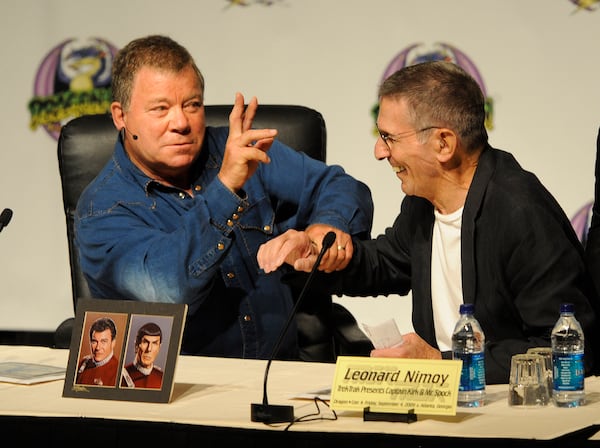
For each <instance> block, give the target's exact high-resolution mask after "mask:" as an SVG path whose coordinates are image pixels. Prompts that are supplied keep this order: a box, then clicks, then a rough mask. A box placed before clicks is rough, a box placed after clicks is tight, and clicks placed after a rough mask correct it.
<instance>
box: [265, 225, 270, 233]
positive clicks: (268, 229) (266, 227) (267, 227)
mask: <svg viewBox="0 0 600 448" xmlns="http://www.w3.org/2000/svg"><path fill="white" fill-rule="evenodd" d="M263 230H264V231H265V232H269V231H270V230H271V226H268V225H267V226H264V227H263Z"/></svg>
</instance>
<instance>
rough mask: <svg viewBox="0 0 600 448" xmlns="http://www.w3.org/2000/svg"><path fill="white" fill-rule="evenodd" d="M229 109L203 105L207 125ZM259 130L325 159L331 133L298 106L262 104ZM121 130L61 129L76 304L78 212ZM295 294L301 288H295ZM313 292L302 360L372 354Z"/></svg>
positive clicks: (62, 343)
mask: <svg viewBox="0 0 600 448" xmlns="http://www.w3.org/2000/svg"><path fill="white" fill-rule="evenodd" d="M230 112H231V106H226V105H213V106H205V113H206V124H207V126H228V125H229V113H230ZM254 126H255V127H256V128H276V129H277V130H278V137H277V138H278V139H280V140H281V141H282V142H284V143H286V144H287V145H288V146H290V147H292V148H294V149H296V150H298V151H303V152H305V153H306V154H307V155H309V156H311V157H313V158H315V159H318V160H322V161H325V157H326V140H327V132H326V127H325V121H324V120H323V117H322V115H321V114H320V113H319V112H317V111H315V110H313V109H310V108H307V107H303V106H294V105H261V106H259V108H258V112H257V114H256V117H255V119H254ZM116 138H117V130H116V128H115V127H114V124H113V122H112V118H111V117H110V115H108V114H101V115H87V116H81V117H78V118H75V119H73V120H71V121H69V122H68V123H67V124H66V125H65V126H63V128H62V130H61V134H60V138H59V141H58V162H59V171H60V176H61V182H62V191H63V204H64V209H65V215H66V220H67V237H68V245H69V261H70V265H71V286H72V291H73V306H74V307H76V304H77V300H78V299H79V298H91V297H92V295H91V293H90V290H89V289H88V285H87V281H86V280H85V277H84V276H83V273H82V272H81V268H80V264H79V255H78V252H77V248H76V247H75V243H74V213H75V208H76V206H77V201H78V199H79V196H80V194H81V193H82V191H83V190H84V188H85V187H86V186H87V185H88V184H89V183H90V182H91V181H92V180H93V179H94V177H95V176H96V175H97V174H98V172H99V171H100V170H101V168H102V167H103V166H104V165H105V164H106V162H107V161H108V159H109V158H110V156H111V155H112V152H113V149H114V145H115V141H116ZM292 287H293V289H294V293H295V296H296V297H297V295H298V294H299V287H298V285H292ZM315 289H316V288H313V289H312V290H309V291H307V294H306V296H305V299H304V300H303V303H302V304H300V307H299V312H298V315H297V322H298V328H299V334H298V339H299V344H300V357H301V359H303V360H306V361H320V362H334V361H335V358H336V356H337V355H338V354H344V355H357V356H359V355H368V354H369V352H370V350H371V349H372V348H373V346H372V344H371V342H370V340H369V339H368V338H367V337H366V336H365V335H364V333H362V331H361V330H360V329H359V328H358V325H357V323H356V321H355V320H354V317H353V316H352V315H351V314H350V313H349V312H348V310H346V309H345V308H344V307H342V306H341V305H339V304H337V303H334V302H332V300H331V297H330V296H328V295H324V294H322V293H319V292H318V291H316V290H315ZM72 325H73V321H72V318H71V319H67V320H66V321H65V322H63V323H62V324H61V325H60V326H59V327H58V328H57V330H56V332H55V341H54V344H55V346H56V347H64V348H68V347H69V342H70V336H71V331H72Z"/></svg>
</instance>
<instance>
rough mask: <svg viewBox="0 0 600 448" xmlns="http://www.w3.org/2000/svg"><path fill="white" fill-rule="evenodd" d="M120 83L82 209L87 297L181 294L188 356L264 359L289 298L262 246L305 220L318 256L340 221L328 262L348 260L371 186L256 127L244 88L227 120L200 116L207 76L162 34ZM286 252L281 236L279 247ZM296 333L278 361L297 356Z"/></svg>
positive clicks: (121, 67) (138, 47)
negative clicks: (109, 149) (103, 153)
mask: <svg viewBox="0 0 600 448" xmlns="http://www.w3.org/2000/svg"><path fill="white" fill-rule="evenodd" d="M112 82H113V86H112V87H113V97H114V102H113V103H112V105H111V112H112V117H113V121H114V124H115V126H116V127H117V129H119V130H120V134H119V138H118V141H117V142H116V145H115V151H114V154H113V157H112V158H111V160H110V161H109V162H108V163H107V165H106V166H105V167H104V169H103V170H102V171H101V172H100V174H99V175H98V177H97V178H96V179H95V180H94V181H93V182H92V183H91V184H90V185H89V186H88V187H87V189H86V190H85V191H84V193H83V194H82V196H81V198H80V200H79V203H78V207H77V213H76V218H75V226H76V242H77V245H78V248H79V253H80V258H81V267H82V270H83V272H84V273H85V276H86V279H87V281H88V284H89V287H90V290H91V292H92V294H93V296H94V297H97V298H112V299H129V300H142V301H148V302H168V303H186V304H187V305H188V317H187V321H186V328H185V332H184V341H183V347H182V353H186V354H198V355H215V356H229V357H245V358H267V357H269V355H270V354H271V351H272V349H273V346H274V342H275V340H276V339H277V337H278V335H279V333H280V331H281V329H282V327H283V325H284V323H285V321H286V320H287V317H288V315H289V313H290V310H291V308H292V306H293V299H292V294H291V291H290V287H289V286H288V285H287V284H286V283H284V282H282V273H280V272H277V273H273V274H269V275H266V274H265V273H264V272H263V271H262V270H261V269H260V268H259V266H258V263H257V260H256V254H257V250H258V248H259V246H260V245H261V244H263V243H265V242H266V241H268V240H269V239H271V238H273V237H275V236H277V235H280V234H282V233H284V232H286V231H287V230H290V229H296V228H297V229H300V230H306V232H307V233H308V234H309V235H310V238H311V241H312V243H313V244H311V247H310V248H307V249H306V250H307V252H310V253H311V254H312V256H316V254H317V253H318V251H319V250H320V249H321V243H322V240H323V236H324V235H325V234H326V233H327V232H329V231H330V230H333V231H334V232H335V234H336V242H335V243H334V245H333V246H332V248H330V249H329V250H328V251H327V252H326V254H325V256H324V257H323V261H322V263H321V267H320V269H321V270H323V271H328V272H331V271H336V270H340V269H343V268H344V267H345V266H346V265H347V263H348V261H349V260H350V258H351V256H352V250H353V247H352V239H351V238H352V236H362V237H366V236H368V235H369V233H370V229H371V223H372V212H373V204H372V200H371V195H370V192H369V190H368V188H367V187H366V186H365V185H364V184H362V183H361V182H358V181H357V180H355V179H353V178H352V177H350V176H349V175H347V174H346V173H345V172H344V171H343V169H342V168H340V167H338V166H327V165H325V164H324V163H322V162H319V161H316V160H313V159H311V158H309V157H308V156H306V155H304V154H302V153H299V152H297V151H295V150H293V149H291V148H288V147H286V146H285V145H283V144H282V143H280V142H279V141H276V140H275V136H276V134H277V131H276V130H274V129H251V126H252V121H253V118H254V115H255V113H256V109H257V101H256V98H253V99H252V100H251V101H250V103H249V105H248V107H247V109H246V110H244V97H243V96H242V95H241V94H239V93H238V94H237V95H236V98H235V104H234V106H233V109H232V112H231V115H230V126H229V128H211V127H206V126H205V119H204V118H205V117H204V106H203V99H204V79H203V77H202V74H201V73H200V71H199V69H198V68H197V66H196V64H195V62H194V60H193V58H192V57H191V56H190V54H189V53H188V51H187V50H186V49H185V48H183V47H182V46H180V45H179V44H178V43H176V42H174V41H173V40H171V39H170V38H168V37H164V36H148V37H145V38H141V39H136V40H134V41H132V42H130V43H129V44H128V45H127V46H126V47H124V48H123V49H122V50H121V51H120V52H119V54H118V55H117V57H116V58H115V61H114V66H113V78H112ZM290 250H291V246H290V247H288V245H286V244H285V239H284V240H282V244H281V246H280V251H281V254H282V256H284V257H286V256H288V255H290V254H289V252H290ZM303 255H307V254H303ZM288 334H289V337H287V339H286V340H285V341H284V342H283V343H282V345H281V348H280V350H279V357H281V358H290V357H295V356H297V352H298V347H297V341H296V332H295V331H290V332H289V333H288Z"/></svg>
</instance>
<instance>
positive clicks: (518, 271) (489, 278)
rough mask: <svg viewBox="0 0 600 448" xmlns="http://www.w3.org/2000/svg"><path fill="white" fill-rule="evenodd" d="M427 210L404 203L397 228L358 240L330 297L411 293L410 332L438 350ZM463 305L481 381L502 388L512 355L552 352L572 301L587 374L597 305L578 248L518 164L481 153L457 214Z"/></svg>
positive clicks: (560, 214) (417, 202)
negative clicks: (473, 324) (476, 343)
mask: <svg viewBox="0 0 600 448" xmlns="http://www.w3.org/2000/svg"><path fill="white" fill-rule="evenodd" d="M433 223H434V214H433V206H432V205H431V203H430V202H428V201H426V200H424V199H422V198H418V197H414V196H407V197H405V198H404V200H403V201H402V207H401V213H400V215H398V217H397V218H396V220H395V222H394V224H393V227H391V228H388V229H387V230H386V231H385V234H383V235H380V236H379V237H378V238H377V239H375V240H371V241H367V242H364V241H355V245H356V250H355V255H354V257H353V259H352V261H351V263H350V265H349V267H348V268H347V269H346V270H345V271H344V272H343V273H342V274H341V275H339V277H340V278H339V279H338V281H337V282H336V284H335V288H336V289H337V290H336V291H335V292H337V293H344V294H346V295H360V296H365V295H382V294H383V295H385V294H401V295H405V294H407V293H408V292H409V291H412V303H413V315H412V321H413V326H414V329H415V331H416V332H417V334H419V335H420V336H421V337H422V338H423V339H425V340H426V341H427V342H428V343H429V344H430V345H432V346H433V347H436V348H437V343H436V339H435V329H434V323H433V312H432V304H431V248H432V230H433ZM461 245H462V249H461V251H462V287H463V300H464V302H466V303H474V304H475V317H476V318H477V319H478V320H479V322H480V324H481V326H482V328H483V331H484V333H485V336H486V353H485V355H486V381H487V382H488V384H493V383H507V382H508V378H509V373H510V360H511V356H512V355H513V354H516V353H524V352H526V351H527V349H528V348H529V347H537V346H549V345H550V333H551V330H552V327H553V326H554V324H555V322H556V320H557V319H558V316H559V309H560V304H561V303H563V302H572V303H574V305H575V315H576V317H577V318H578V320H579V321H580V322H581V324H582V326H583V328H584V333H585V335H586V353H585V362H586V369H587V371H588V373H589V372H591V367H592V362H593V360H594V348H595V346H596V343H595V340H596V339H597V334H596V333H597V330H596V329H595V328H594V327H595V325H596V319H597V318H596V316H597V313H596V311H595V307H596V303H597V300H596V298H595V296H594V295H593V293H592V287H591V279H590V278H589V276H588V274H587V271H586V269H585V265H584V254H583V247H582V245H581V243H580V242H579V240H578V239H577V236H576V234H575V232H574V230H573V228H572V226H571V223H570V221H569V219H568V218H567V216H566V215H565V213H564V211H563V210H562V208H561V207H560V206H559V204H558V203H557V202H556V200H555V199H554V198H553V197H552V195H551V194H550V193H549V192H548V191H547V190H546V188H545V187H544V186H543V185H542V184H541V183H540V181H539V180H538V179H537V178H536V177H535V176H534V175H533V174H532V173H529V172H527V171H525V170H524V169H523V168H521V166H520V165H519V164H518V163H517V161H516V160H515V159H514V157H513V156H512V155H511V154H509V153H507V152H504V151H501V150H498V149H494V148H491V147H487V148H485V149H484V151H483V152H482V154H481V157H480V160H479V163H478V166H477V170H476V172H475V176H474V179H473V182H472V184H471V186H470V188H469V192H468V194H467V199H466V203H465V207H464V211H463V219H462V231H461Z"/></svg>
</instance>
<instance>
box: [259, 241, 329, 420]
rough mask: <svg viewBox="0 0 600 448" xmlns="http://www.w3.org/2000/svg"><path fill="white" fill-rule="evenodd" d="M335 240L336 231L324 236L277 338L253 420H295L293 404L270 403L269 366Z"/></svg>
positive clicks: (268, 362)
mask: <svg viewBox="0 0 600 448" xmlns="http://www.w3.org/2000/svg"><path fill="white" fill-rule="evenodd" d="M334 241H335V233H334V232H328V233H327V234H326V235H325V237H324V238H323V247H322V248H321V252H319V255H318V256H317V260H316V261H315V264H314V266H313V267H312V270H311V271H310V274H308V278H307V279H306V283H304V287H303V288H302V291H301V292H300V294H299V295H298V299H297V300H296V303H295V304H294V307H293V308H292V311H291V312H290V315H289V316H288V320H287V322H286V323H285V325H284V326H283V329H282V330H281V333H280V334H279V337H278V338H277V342H276V343H275V346H274V347H273V352H272V353H271V356H270V357H269V360H268V361H267V367H266V368H265V379H264V383H263V401H262V403H252V404H251V405H250V419H251V420H252V421H253V422H262V423H285V422H292V421H294V407H293V406H287V405H276V404H269V399H268V398H267V379H268V377H269V368H270V367H271V363H272V362H273V358H275V355H277V352H278V351H279V346H280V345H281V343H282V342H283V338H284V336H285V335H286V333H287V331H288V329H289V327H290V324H291V323H292V320H293V319H294V315H295V314H296V310H297V309H298V305H299V304H300V302H301V301H302V299H303V298H304V295H305V293H306V291H307V290H308V286H309V285H310V283H311V281H312V278H313V276H314V273H315V272H316V270H317V268H318V267H319V264H321V259H322V258H323V255H325V252H327V249H329V248H330V247H331V245H332V244H333V242H334Z"/></svg>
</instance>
